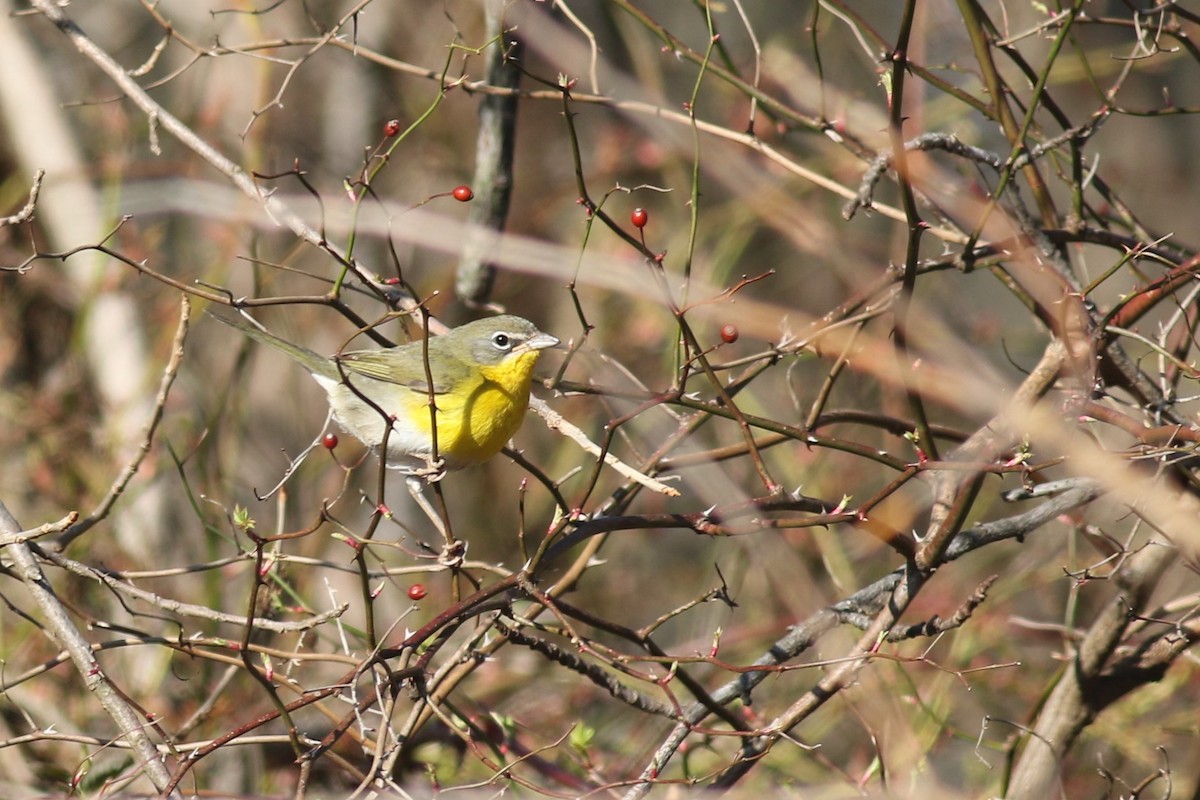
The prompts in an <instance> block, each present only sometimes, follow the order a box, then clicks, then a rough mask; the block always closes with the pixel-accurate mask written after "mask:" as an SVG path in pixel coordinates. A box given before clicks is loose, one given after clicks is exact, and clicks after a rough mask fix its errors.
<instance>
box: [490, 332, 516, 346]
mask: <svg viewBox="0 0 1200 800" xmlns="http://www.w3.org/2000/svg"><path fill="white" fill-rule="evenodd" d="M492 345H493V346H495V348H496V349H497V350H509V349H511V348H512V337H511V336H509V335H508V334H507V333H493V334H492Z"/></svg>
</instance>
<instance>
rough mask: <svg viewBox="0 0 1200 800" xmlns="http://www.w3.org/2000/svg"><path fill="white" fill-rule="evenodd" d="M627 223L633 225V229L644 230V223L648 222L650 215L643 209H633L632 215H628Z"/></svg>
mask: <svg viewBox="0 0 1200 800" xmlns="http://www.w3.org/2000/svg"><path fill="white" fill-rule="evenodd" d="M629 221H630V222H632V223H633V227H635V228H644V227H646V223H647V222H649V221H650V213H649V212H648V211H646V209H644V208H635V209H634V210H633V213H632V214H630V215H629Z"/></svg>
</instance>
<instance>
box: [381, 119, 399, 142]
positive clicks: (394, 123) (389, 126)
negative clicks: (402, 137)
mask: <svg viewBox="0 0 1200 800" xmlns="http://www.w3.org/2000/svg"><path fill="white" fill-rule="evenodd" d="M383 133H384V135H385V136H387V137H388V138H391V137H392V136H396V135H397V134H399V133H400V120H398V119H389V120H388V121H387V123H386V124H385V125H384V126H383Z"/></svg>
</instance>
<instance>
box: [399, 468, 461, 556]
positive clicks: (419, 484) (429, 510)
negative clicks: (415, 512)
mask: <svg viewBox="0 0 1200 800" xmlns="http://www.w3.org/2000/svg"><path fill="white" fill-rule="evenodd" d="M421 472H422V471H421V470H417V471H416V472H412V473H410V474H408V475H406V476H404V484H405V486H407V487H408V493H409V494H411V495H412V498H413V500H415V501H417V505H418V506H420V507H421V510H422V511H424V512H425V516H427V517H429V521H430V522H432V523H433V527H435V528H437V530H438V533H440V534H441V535H442V539H444V540H447V541H448V540H449V538H450V537H449V535H448V533H447V531H446V523H445V522H443V521H442V518H441V517H440V516H438V514H437V512H436V511H434V510H433V506H431V505H430V504H429V501H428V500H426V499H425V493H424V492H423V491H422V488H423V486H424V484H425V481H426V478H424V477H422V475H421Z"/></svg>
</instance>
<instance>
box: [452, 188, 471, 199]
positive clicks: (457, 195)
mask: <svg viewBox="0 0 1200 800" xmlns="http://www.w3.org/2000/svg"><path fill="white" fill-rule="evenodd" d="M451 194H453V195H454V199H455V200H457V201H458V202H460V203H466V202H469V201H470V200H471V199H472V198H474V197H475V193H474V192H472V191H471V187H470V186H456V187H454V191H453V192H451Z"/></svg>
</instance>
